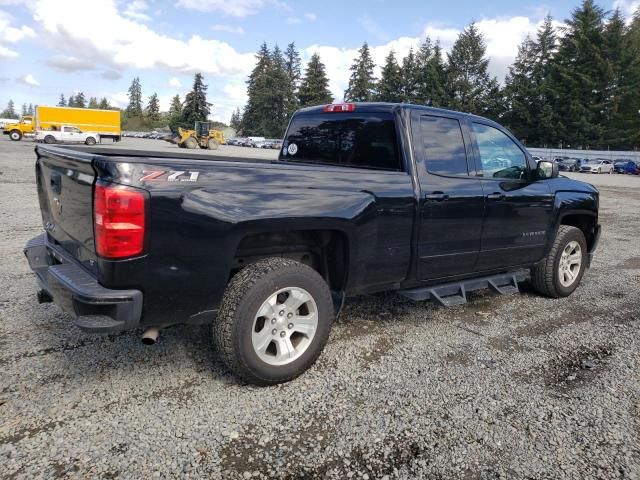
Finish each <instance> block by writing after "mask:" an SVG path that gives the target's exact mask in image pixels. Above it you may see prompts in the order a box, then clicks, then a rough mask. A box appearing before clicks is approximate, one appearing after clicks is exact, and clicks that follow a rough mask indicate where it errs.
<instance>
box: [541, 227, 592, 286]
mask: <svg viewBox="0 0 640 480" xmlns="http://www.w3.org/2000/svg"><path fill="white" fill-rule="evenodd" d="M572 241H576V242H578V244H580V249H581V254H582V261H581V265H580V270H579V272H578V274H577V276H576V278H575V280H574V281H573V283H572V284H571V285H570V286H564V285H562V284H561V282H560V270H559V266H560V260H561V257H562V252H563V251H564V249H565V247H566V246H567V245H568V244H569V243H570V242H572ZM587 255H588V254H587V241H586V240H585V238H584V234H583V233H582V230H580V229H579V228H576V227H570V226H568V225H560V227H559V228H558V233H557V234H556V238H555V240H554V242H553V245H552V247H551V250H550V251H549V253H548V254H547V256H546V257H545V258H544V259H543V260H542V261H541V262H540V263H539V264H538V265H536V266H535V267H533V268H532V269H531V284H532V285H533V288H534V289H535V290H536V291H537V292H538V293H540V294H542V295H545V296H547V297H552V298H560V297H567V296H569V295H571V294H572V293H573V292H574V290H575V289H576V288H578V285H580V281H581V280H582V276H583V275H584V271H585V268H586V265H587Z"/></svg>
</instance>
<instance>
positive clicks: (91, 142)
mask: <svg viewBox="0 0 640 480" xmlns="http://www.w3.org/2000/svg"><path fill="white" fill-rule="evenodd" d="M84 143H86V144H87V145H95V144H96V139H95V138H93V137H87V139H86V140H85V141H84Z"/></svg>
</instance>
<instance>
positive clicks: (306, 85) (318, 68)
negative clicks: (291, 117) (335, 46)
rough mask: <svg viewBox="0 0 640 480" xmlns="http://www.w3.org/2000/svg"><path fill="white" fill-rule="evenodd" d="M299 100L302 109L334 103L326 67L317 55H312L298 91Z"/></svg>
mask: <svg viewBox="0 0 640 480" xmlns="http://www.w3.org/2000/svg"><path fill="white" fill-rule="evenodd" d="M298 100H299V101H300V107H301V108H304V107H310V106H313V105H322V104H326V103H331V102H333V96H332V95H331V91H330V90H329V79H328V78H327V73H326V71H325V66H324V64H323V63H322V61H321V60H320V55H318V54H317V53H314V54H313V55H311V58H310V59H309V63H308V64H307V68H306V69H305V71H304V77H303V79H302V82H301V83H300V89H299V91H298Z"/></svg>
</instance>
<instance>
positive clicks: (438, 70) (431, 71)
mask: <svg viewBox="0 0 640 480" xmlns="http://www.w3.org/2000/svg"><path fill="white" fill-rule="evenodd" d="M415 82H416V85H415V103H418V104H422V105H432V106H434V107H446V106H447V102H446V92H445V86H446V66H445V63H444V59H443V57H442V48H441V47H440V43H439V42H436V43H435V45H433V44H432V43H431V39H430V38H429V37H427V38H425V40H424V42H423V43H422V44H421V45H420V48H419V49H418V53H417V54H416V76H415Z"/></svg>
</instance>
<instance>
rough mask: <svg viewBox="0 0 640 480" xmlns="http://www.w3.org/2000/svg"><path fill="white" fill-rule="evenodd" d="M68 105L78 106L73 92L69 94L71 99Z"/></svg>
mask: <svg viewBox="0 0 640 480" xmlns="http://www.w3.org/2000/svg"><path fill="white" fill-rule="evenodd" d="M67 106H68V107H75V106H76V96H75V95H73V94H71V95H69V100H68V102H67Z"/></svg>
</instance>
